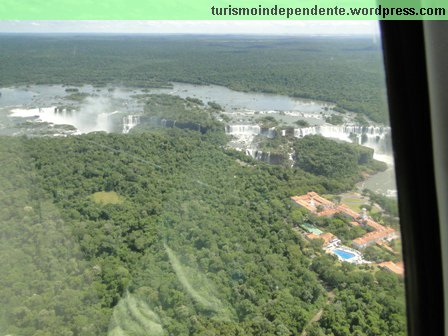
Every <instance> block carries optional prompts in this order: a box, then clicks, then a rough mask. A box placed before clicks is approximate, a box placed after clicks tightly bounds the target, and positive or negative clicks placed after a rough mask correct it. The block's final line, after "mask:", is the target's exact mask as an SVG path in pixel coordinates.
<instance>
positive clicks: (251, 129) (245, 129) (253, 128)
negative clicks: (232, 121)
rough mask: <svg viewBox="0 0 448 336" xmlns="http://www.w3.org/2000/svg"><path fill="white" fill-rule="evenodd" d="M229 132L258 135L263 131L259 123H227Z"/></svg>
mask: <svg viewBox="0 0 448 336" xmlns="http://www.w3.org/2000/svg"><path fill="white" fill-rule="evenodd" d="M272 131H273V132H275V131H274V130H272ZM226 133H227V134H235V135H238V134H241V135H243V134H245V135H258V134H260V133H261V128H260V126H258V125H227V126H226Z"/></svg>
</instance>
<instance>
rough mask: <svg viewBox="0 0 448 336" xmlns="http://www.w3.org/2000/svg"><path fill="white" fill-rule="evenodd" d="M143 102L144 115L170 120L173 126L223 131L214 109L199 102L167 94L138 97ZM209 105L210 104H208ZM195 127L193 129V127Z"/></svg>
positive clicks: (140, 127) (142, 127)
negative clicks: (182, 125) (183, 125)
mask: <svg viewBox="0 0 448 336" xmlns="http://www.w3.org/2000/svg"><path fill="white" fill-rule="evenodd" d="M140 98H141V99H144V101H145V107H144V115H145V116H148V117H157V118H158V119H159V120H160V119H165V120H170V121H171V122H172V123H173V124H174V122H176V123H177V125H180V124H185V125H186V126H188V125H190V128H191V129H193V128H194V129H199V126H200V128H202V129H223V128H224V125H223V124H221V123H220V122H218V121H216V118H215V114H216V113H217V111H216V108H214V107H211V108H207V107H204V106H203V103H202V102H201V101H197V100H192V99H182V98H180V97H179V96H172V95H168V94H147V95H143V96H141V97H140ZM209 105H210V104H209ZM195 125H196V126H197V127H194V126H195ZM148 126H149V127H151V123H150V124H149V125H146V126H145V125H141V126H138V127H137V128H136V130H138V129H140V130H141V129H147V128H148Z"/></svg>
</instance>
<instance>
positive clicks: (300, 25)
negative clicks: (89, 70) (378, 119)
mask: <svg viewBox="0 0 448 336" xmlns="http://www.w3.org/2000/svg"><path fill="white" fill-rule="evenodd" d="M0 32H3V33H92V32H93V33H146V34H164V33H165V34H265V35H378V34H379V28H378V22H377V21H0Z"/></svg>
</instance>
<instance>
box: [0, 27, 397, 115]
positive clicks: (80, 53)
mask: <svg viewBox="0 0 448 336" xmlns="http://www.w3.org/2000/svg"><path fill="white" fill-rule="evenodd" d="M0 44H1V46H2V52H1V54H0V87H4V86H12V85H19V84H25V85H26V84H68V85H78V84H93V85H94V86H106V84H122V85H128V86H134V87H143V88H151V87H167V86H169V82H171V81H179V82H188V83H193V84H218V85H224V86H226V87H229V88H231V89H234V90H239V91H256V92H267V93H278V94H284V95H288V96H292V97H302V98H311V99H318V100H323V101H329V102H334V103H337V105H338V106H337V107H335V108H334V110H344V109H346V110H351V111H354V112H357V113H360V114H362V115H366V116H368V117H369V118H370V119H372V120H374V121H377V122H383V123H384V122H386V121H387V119H388V117H387V103H386V94H385V85H384V71H383V66H382V56H381V46H380V45H379V44H378V45H377V44H374V43H372V41H371V39H367V38H366V39H362V38H325V37H321V38H318V37H313V38H304V37H301V38H299V37H290V38H278V37H275V38H271V37H259V38H255V37H228V36H226V37H222V38H219V37H176V36H172V37H167V36H163V37H149V36H62V37H61V36H21V37H20V38H17V36H7V35H4V36H1V37H0Z"/></svg>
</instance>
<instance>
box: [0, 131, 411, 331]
mask: <svg viewBox="0 0 448 336" xmlns="http://www.w3.org/2000/svg"><path fill="white" fill-rule="evenodd" d="M225 141H226V139H225V138H224V137H223V135H222V131H216V132H213V131H211V132H207V133H205V134H201V133H200V132H195V131H190V130H180V129H176V128H173V129H167V128H163V129H160V128H159V129H155V130H153V132H152V133H148V132H136V133H134V134H132V133H131V134H128V135H120V134H104V133H93V134H88V135H82V136H77V137H67V138H32V139H27V138H24V137H20V138H19V137H14V138H13V137H3V138H0V157H1V160H2V162H3V163H4V164H3V166H2V170H1V173H0V184H1V185H2V186H3V187H2V189H1V193H0V204H1V207H0V209H1V211H0V220H2V221H3V222H7V223H8V225H5V226H2V227H1V228H0V257H1V259H2V260H3V262H2V264H1V266H0V281H1V283H2V286H3V292H2V294H3V295H2V296H1V297H0V316H1V319H2V324H1V328H2V329H1V332H2V333H3V334H14V335H15V334H17V335H34V334H35V335H54V334H58V335H81V334H82V335H106V334H109V335H123V334H125V335H145V333H146V332H148V330H151V332H152V333H153V334H154V335H158V334H160V335H170V334H171V335H209V334H215V335H272V336H273V335H285V336H286V335H299V334H300V333H301V331H302V330H303V328H304V326H305V325H307V324H308V322H309V321H310V320H311V319H312V317H313V316H314V314H315V313H316V311H318V310H319V309H322V308H323V309H324V314H323V316H322V319H321V320H320V321H319V322H316V323H313V324H312V325H311V326H310V330H309V332H310V334H311V332H315V333H316V332H320V333H321V334H322V333H323V334H325V335H332V334H334V335H352V334H353V332H354V331H356V330H361V331H362V332H364V334H366V335H402V334H404V331H405V322H404V319H405V317H404V299H403V286H402V280H399V279H398V277H396V276H392V275H389V274H386V273H385V272H383V271H377V272H376V273H374V274H372V273H371V272H372V271H369V270H360V269H358V268H357V267H354V266H349V265H339V264H338V263H337V262H335V259H333V258H331V257H330V256H319V255H321V254H322V253H323V252H322V250H321V249H320V246H319V244H318V242H317V243H314V242H308V241H306V240H304V239H303V238H302V237H301V236H299V235H297V233H296V232H295V231H294V230H292V229H291V227H293V226H294V225H301V224H303V223H304V222H305V220H309V219H312V218H308V217H309V216H310V215H309V214H307V213H305V212H303V211H302V210H300V209H297V208H296V207H293V206H292V203H291V200H290V198H289V197H290V196H291V195H295V194H303V193H305V192H306V191H309V190H316V191H317V192H320V193H336V192H338V189H340V188H343V187H344V183H343V182H341V181H340V180H339V179H337V178H333V177H324V176H316V175H312V174H309V173H306V172H304V171H302V170H300V169H290V168H283V167H281V166H270V165H266V164H263V163H257V164H256V165H254V164H253V163H255V162H254V161H252V159H250V158H248V157H246V156H244V154H242V153H239V152H235V151H229V150H225V149H224V145H225ZM241 162H246V163H249V164H245V165H241ZM345 187H346V188H348V187H349V184H347V185H345ZM114 193H116V194H117V195H120V198H123V199H126V202H121V203H120V202H119V203H115V204H113V203H110V202H108V204H103V203H96V202H93V201H92V195H100V198H101V199H104V196H105V195H108V197H110V196H111V195H114ZM97 197H98V196H97ZM337 220H338V219H334V222H331V223H328V225H329V226H330V225H332V226H334V227H335V230H341V232H339V231H338V232H339V234H341V235H344V234H343V233H342V229H341V228H340V227H339V226H338V223H337ZM324 224H325V223H322V225H324ZM350 235H352V232H351V230H350V231H349V232H347V237H349V236H350ZM310 264H311V269H309V265H310ZM327 290H332V291H333V292H334V294H335V301H334V302H335V304H333V305H326V302H327ZM354 305H357V306H358V305H361V307H359V309H358V308H356V309H355V308H354ZM354 313H356V316H354V315H353V314H354ZM361 331H360V332H361ZM360 332H359V333H358V334H360V335H361V334H362V333H360Z"/></svg>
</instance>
